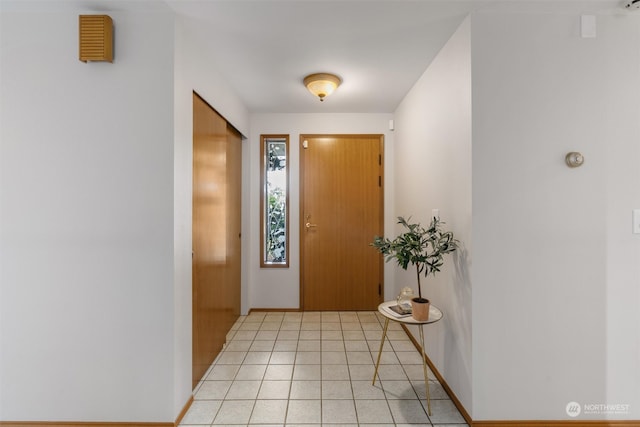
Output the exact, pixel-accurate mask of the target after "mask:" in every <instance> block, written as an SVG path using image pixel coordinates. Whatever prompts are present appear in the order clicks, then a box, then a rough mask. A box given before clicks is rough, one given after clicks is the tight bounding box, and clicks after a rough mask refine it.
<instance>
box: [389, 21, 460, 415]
mask: <svg viewBox="0 0 640 427" xmlns="http://www.w3.org/2000/svg"><path fill="white" fill-rule="evenodd" d="M470 49H471V44H470V25H469V20H468V19H467V20H465V21H464V22H463V23H462V24H461V26H460V27H459V28H458V30H457V31H456V32H455V33H454V35H453V36H452V37H451V39H450V40H449V41H448V42H447V43H446V45H445V46H444V47H443V48H442V50H441V51H440V53H439V54H438V55H437V56H436V58H435V59H434V60H433V62H432V63H431V65H430V66H429V68H428V69H427V71H426V72H425V73H424V74H423V75H422V77H421V78H420V79H419V80H418V82H417V83H416V84H415V85H414V87H413V88H412V89H411V91H410V92H409V94H408V95H407V96H406V97H405V98H404V100H403V101H402V103H401V104H400V106H399V107H398V109H397V110H396V112H395V117H396V139H395V153H394V154H395V171H396V174H395V179H396V182H395V194H396V204H395V210H396V212H397V214H398V215H400V216H405V217H409V216H411V218H412V220H413V221H416V222H421V223H423V224H429V221H430V220H431V215H432V209H439V210H440V218H441V219H442V221H444V222H445V223H446V224H445V227H446V228H447V229H450V230H452V231H453V232H454V235H455V236H456V238H457V239H458V240H460V242H461V249H460V250H459V251H457V252H456V253H454V254H453V256H451V255H449V256H448V257H447V259H445V265H444V268H443V270H442V271H441V272H440V273H438V274H436V275H435V276H430V277H429V278H428V279H426V280H425V279H424V278H423V280H422V292H423V296H424V297H426V298H428V299H430V300H431V301H432V303H433V304H435V305H437V306H438V307H440V308H441V309H442V310H443V312H444V314H445V316H444V318H443V320H442V321H440V322H438V323H436V324H434V325H430V326H428V327H426V328H425V339H426V341H427V342H426V344H425V346H426V350H427V352H428V354H429V357H430V359H431V360H432V361H433V362H434V363H435V365H436V367H437V368H438V371H439V372H440V373H441V374H442V375H443V376H444V378H445V380H446V381H447V384H449V385H450V386H451V388H452V389H453V391H454V392H455V393H456V396H457V397H458V399H460V401H461V402H462V404H463V405H464V407H465V408H466V409H467V411H471V410H472V399H471V381H472V377H471V374H472V372H471V364H472V363H471V332H472V327H471V312H472V308H471V283H470V281H469V271H470V266H471V254H472V246H471V222H470V218H471V51H470ZM392 231H393V234H392V235H396V233H397V232H398V231H400V230H399V229H398V228H397V227H394V228H393V229H392ZM387 268H388V269H391V268H393V269H394V270H395V272H396V277H395V281H396V283H397V284H398V287H402V286H410V287H411V288H412V289H413V290H414V291H415V292H417V283H416V278H415V271H414V270H410V271H404V270H401V269H400V268H398V267H397V266H396V265H395V264H388V267H387ZM413 332H414V334H417V332H416V330H414V331H413ZM416 336H417V335H416Z"/></svg>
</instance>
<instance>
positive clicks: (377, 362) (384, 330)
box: [371, 317, 424, 385]
mask: <svg viewBox="0 0 640 427" xmlns="http://www.w3.org/2000/svg"><path fill="white" fill-rule="evenodd" d="M388 327H389V319H387V318H386V317H385V318H384V329H383V330H382V339H381V340H380V349H379V350H378V360H377V361H376V370H375V372H374V373H373V381H372V382H371V384H372V385H376V377H377V376H378V366H380V356H382V347H383V346H384V340H385V339H386V338H387V328H388ZM423 347H424V344H423Z"/></svg>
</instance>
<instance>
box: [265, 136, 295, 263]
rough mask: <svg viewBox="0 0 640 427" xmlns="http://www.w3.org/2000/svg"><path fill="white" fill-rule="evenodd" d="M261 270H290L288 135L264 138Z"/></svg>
mask: <svg viewBox="0 0 640 427" xmlns="http://www.w3.org/2000/svg"><path fill="white" fill-rule="evenodd" d="M260 158H261V159H262V165H261V168H260V170H261V174H260V188H261V190H262V191H261V194H260V212H261V221H260V267H267V268H269V267H281V268H287V267H289V167H288V162H289V135H261V136H260Z"/></svg>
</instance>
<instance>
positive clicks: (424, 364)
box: [418, 325, 431, 416]
mask: <svg viewBox="0 0 640 427" xmlns="http://www.w3.org/2000/svg"><path fill="white" fill-rule="evenodd" d="M418 330H419V331H420V347H421V352H422V370H423V371H424V385H425V387H426V389H427V409H428V413H429V416H431V395H430V393H429V374H428V373H427V372H428V370H427V355H426V353H425V350H424V331H423V330H422V325H418Z"/></svg>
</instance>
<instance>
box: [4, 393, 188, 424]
mask: <svg viewBox="0 0 640 427" xmlns="http://www.w3.org/2000/svg"><path fill="white" fill-rule="evenodd" d="M192 403H193V396H191V397H190V398H189V400H188V401H187V403H185V405H184V408H182V411H180V414H179V415H178V418H176V421H175V422H174V423H126V422H113V423H105V422H82V421H0V426H2V427H44V426H47V427H70V426H72V427H75V426H86V427H125V426H126V427H177V426H178V424H180V422H181V421H182V419H183V418H184V416H185V415H186V413H187V411H188V410H189V408H190V407H191V404H192Z"/></svg>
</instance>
